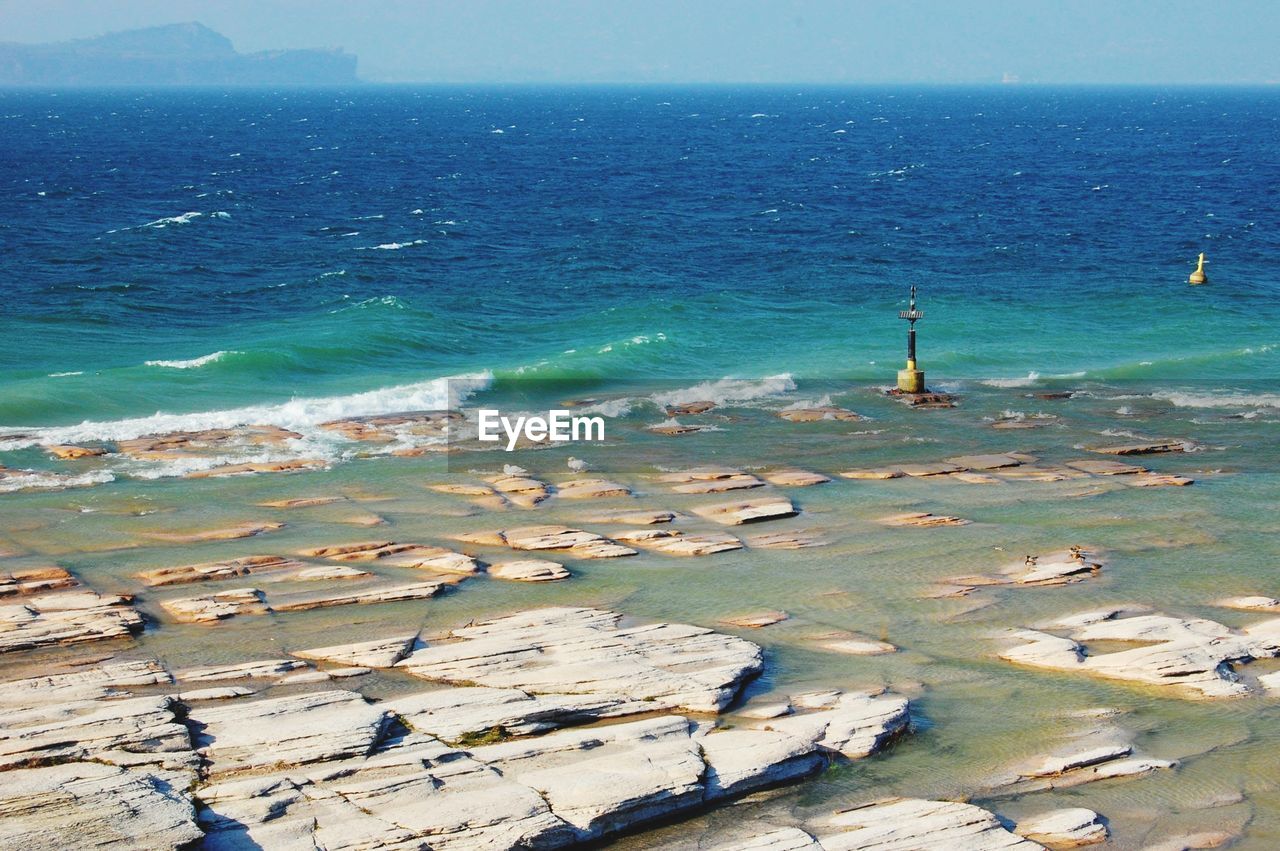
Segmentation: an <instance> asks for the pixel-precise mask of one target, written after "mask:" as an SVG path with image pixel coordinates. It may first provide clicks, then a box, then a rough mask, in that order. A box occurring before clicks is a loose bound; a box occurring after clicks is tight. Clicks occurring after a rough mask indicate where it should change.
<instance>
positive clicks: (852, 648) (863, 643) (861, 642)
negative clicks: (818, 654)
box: [814, 638, 898, 656]
mask: <svg viewBox="0 0 1280 851" xmlns="http://www.w3.org/2000/svg"><path fill="white" fill-rule="evenodd" d="M814 646H816V647H818V648H819V649H822V650H830V651H831V652H832V653H844V654H847V655H849V656H880V655H883V654H885V653H896V652H897V650H898V648H897V647H894V646H893V645H892V644H890V643H889V642H887V641H875V640H873V639H870V638H832V639H825V640H821V641H817V642H815V644H814Z"/></svg>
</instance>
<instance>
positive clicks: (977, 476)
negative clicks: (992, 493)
mask: <svg viewBox="0 0 1280 851" xmlns="http://www.w3.org/2000/svg"><path fill="white" fill-rule="evenodd" d="M948 478H950V479H951V480H952V481H956V482H964V483H965V484H967V485H998V484H1000V483H1001V480H1000V479H997V478H996V477H995V476H990V475H987V474H986V473H973V472H968V471H966V472H961V473H952V474H951V475H950V476H949V477H948Z"/></svg>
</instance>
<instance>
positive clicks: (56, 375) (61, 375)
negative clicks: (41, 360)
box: [49, 370, 84, 378]
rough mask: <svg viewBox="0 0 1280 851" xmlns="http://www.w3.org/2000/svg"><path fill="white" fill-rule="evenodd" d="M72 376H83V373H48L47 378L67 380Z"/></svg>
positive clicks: (81, 371)
mask: <svg viewBox="0 0 1280 851" xmlns="http://www.w3.org/2000/svg"><path fill="white" fill-rule="evenodd" d="M73 375H84V371H83V370H79V371H77V372H51V373H49V378H69V377H71V376H73Z"/></svg>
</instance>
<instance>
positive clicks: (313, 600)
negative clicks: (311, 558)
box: [271, 581, 449, 612]
mask: <svg viewBox="0 0 1280 851" xmlns="http://www.w3.org/2000/svg"><path fill="white" fill-rule="evenodd" d="M448 585H449V583H447V582H443V581H436V582H413V583H409V584H407V585H378V586H375V587H373V588H362V589H360V590H358V591H350V592H344V591H338V592H330V593H326V594H320V595H309V596H303V597H294V596H290V597H288V598H286V599H281V598H273V599H272V601H271V610H272V611H276V612H302V611H307V610H310V609H326V608H330V607H332V606H350V605H368V604H371V603H396V602H401V601H404V600H427V599H430V598H431V597H435V596H436V595H437V594H439V593H440V592H441V591H443V590H444V589H445V588H446V587H448Z"/></svg>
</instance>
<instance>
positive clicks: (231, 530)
mask: <svg viewBox="0 0 1280 851" xmlns="http://www.w3.org/2000/svg"><path fill="white" fill-rule="evenodd" d="M283 528H284V524H283V523H239V524H236V525H235V526H226V527H224V528H221V529H205V530H202V531H199V532H150V533H148V534H147V537H148V538H153V539H155V540H157V541H167V542H170V543H174V544H202V543H205V542H207V541H234V540H237V539H239V538H252V537H254V536H255V535H262V534H264V533H266V532H275V531H277V530H280V529H283Z"/></svg>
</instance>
